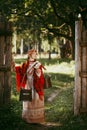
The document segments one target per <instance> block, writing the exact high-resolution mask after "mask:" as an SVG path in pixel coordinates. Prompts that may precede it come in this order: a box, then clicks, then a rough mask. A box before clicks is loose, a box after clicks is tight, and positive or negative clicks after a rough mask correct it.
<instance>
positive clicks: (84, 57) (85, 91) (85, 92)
mask: <svg viewBox="0 0 87 130" xmlns="http://www.w3.org/2000/svg"><path fill="white" fill-rule="evenodd" d="M80 46H81V71H80V77H81V107H80V112H87V30H86V29H85V27H84V26H83V29H82V39H81V43H80Z"/></svg>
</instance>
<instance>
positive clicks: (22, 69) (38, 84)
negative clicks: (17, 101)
mask: <svg viewBox="0 0 87 130" xmlns="http://www.w3.org/2000/svg"><path fill="white" fill-rule="evenodd" d="M28 65H29V62H25V63H23V64H22V66H16V67H15V68H16V89H17V91H18V92H19V91H20V88H21V87H23V88H25V85H26V80H27V75H26V71H27V67H28ZM42 68H44V67H43V66H42V65H40V67H39V69H40V70H41V75H40V77H38V76H37V75H36V73H35V72H34V75H33V76H34V80H33V85H34V88H35V90H36V91H37V93H38V94H39V95H44V93H43V87H44V75H43V71H42ZM22 81H23V82H22Z"/></svg>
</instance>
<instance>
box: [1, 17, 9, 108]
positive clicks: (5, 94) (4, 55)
mask: <svg viewBox="0 0 87 130" xmlns="http://www.w3.org/2000/svg"><path fill="white" fill-rule="evenodd" d="M0 19H1V21H0V106H2V105H6V104H9V103H10V99H11V57H12V55H11V54H12V53H11V50H12V48H11V47H12V45H11V44H12V39H11V37H12V25H11V23H10V22H9V23H8V22H6V21H4V19H2V17H0Z"/></svg>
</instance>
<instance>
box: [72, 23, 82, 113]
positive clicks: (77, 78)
mask: <svg viewBox="0 0 87 130" xmlns="http://www.w3.org/2000/svg"><path fill="white" fill-rule="evenodd" d="M81 24H82V21H76V22H75V88H74V114H75V115H78V114H79V108H80V105H81V78H80V76H79V72H80V70H81V60H80V56H81V49H80V45H79V43H80V41H81Z"/></svg>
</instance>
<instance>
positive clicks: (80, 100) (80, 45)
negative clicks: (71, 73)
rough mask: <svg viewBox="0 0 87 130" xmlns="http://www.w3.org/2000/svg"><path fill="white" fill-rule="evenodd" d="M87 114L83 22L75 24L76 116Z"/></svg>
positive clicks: (85, 31)
mask: <svg viewBox="0 0 87 130" xmlns="http://www.w3.org/2000/svg"><path fill="white" fill-rule="evenodd" d="M81 112H87V29H86V28H85V26H84V25H83V22H82V20H80V21H77V22H76V23H75V90H74V114H75V115H77V114H80V113H81Z"/></svg>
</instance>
